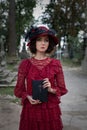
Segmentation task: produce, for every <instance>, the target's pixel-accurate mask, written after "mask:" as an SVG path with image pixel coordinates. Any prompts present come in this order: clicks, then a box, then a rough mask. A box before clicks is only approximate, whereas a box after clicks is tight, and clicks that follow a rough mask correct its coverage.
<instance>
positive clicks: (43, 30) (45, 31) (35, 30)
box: [25, 26, 58, 46]
mask: <svg viewBox="0 0 87 130" xmlns="http://www.w3.org/2000/svg"><path fill="white" fill-rule="evenodd" d="M44 35H48V36H49V37H51V38H52V39H53V41H54V43H55V45H57V44H58V38H57V36H56V33H55V31H54V30H51V29H49V28H47V27H45V26H39V27H33V26H32V27H31V28H30V30H29V32H27V34H26V37H25V40H26V39H28V40H29V42H28V44H27V46H29V45H30V43H31V42H32V40H34V39H36V38H37V37H40V36H44Z"/></svg>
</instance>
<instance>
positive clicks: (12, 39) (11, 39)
mask: <svg viewBox="0 0 87 130" xmlns="http://www.w3.org/2000/svg"><path fill="white" fill-rule="evenodd" d="M8 55H9V56H10V57H15V56H16V21H15V0H9V19H8Z"/></svg>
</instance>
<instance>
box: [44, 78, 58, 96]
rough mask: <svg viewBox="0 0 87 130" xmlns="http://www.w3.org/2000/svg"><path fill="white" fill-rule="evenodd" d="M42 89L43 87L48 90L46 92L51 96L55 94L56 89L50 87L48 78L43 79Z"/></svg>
mask: <svg viewBox="0 0 87 130" xmlns="http://www.w3.org/2000/svg"><path fill="white" fill-rule="evenodd" d="M43 87H44V88H48V92H50V93H53V94H56V89H53V88H52V87H51V83H50V81H49V79H48V78H45V79H44V82H43Z"/></svg>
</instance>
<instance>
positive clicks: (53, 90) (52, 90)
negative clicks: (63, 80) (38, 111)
mask: <svg viewBox="0 0 87 130" xmlns="http://www.w3.org/2000/svg"><path fill="white" fill-rule="evenodd" d="M48 92H50V93H53V94H56V89H53V88H48Z"/></svg>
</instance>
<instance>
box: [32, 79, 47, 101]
mask: <svg viewBox="0 0 87 130" xmlns="http://www.w3.org/2000/svg"><path fill="white" fill-rule="evenodd" d="M32 87H33V88H32V90H33V91H32V96H33V99H38V100H40V101H41V102H47V101H48V98H47V97H48V91H47V88H43V80H33V81H32Z"/></svg>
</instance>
